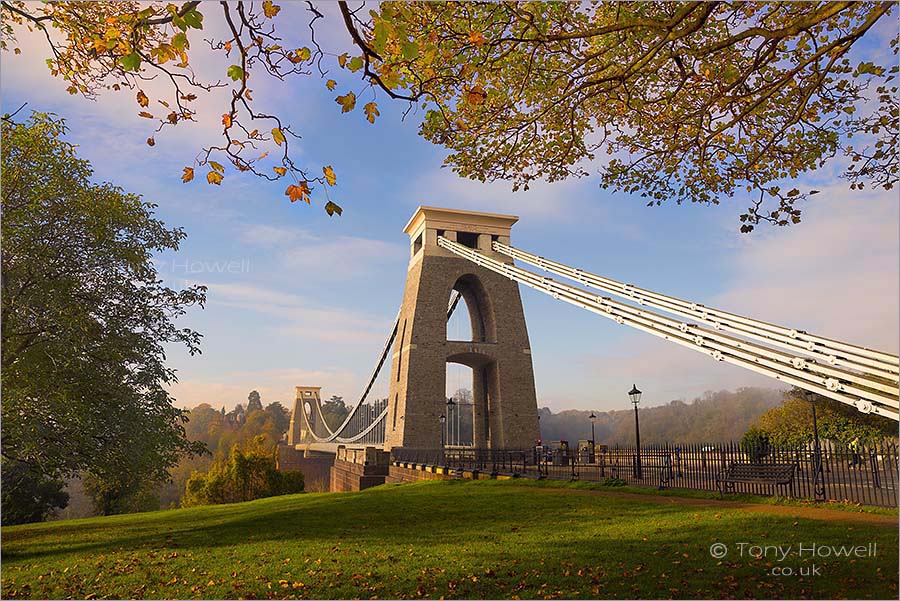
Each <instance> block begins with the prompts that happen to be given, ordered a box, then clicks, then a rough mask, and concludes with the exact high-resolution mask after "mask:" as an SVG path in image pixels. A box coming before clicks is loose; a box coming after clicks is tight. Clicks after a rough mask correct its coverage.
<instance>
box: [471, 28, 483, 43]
mask: <svg viewBox="0 0 900 601" xmlns="http://www.w3.org/2000/svg"><path fill="white" fill-rule="evenodd" d="M469 42H470V43H472V44H475V45H476V46H481V45H482V44H484V35H483V34H482V33H481V32H480V31H473V32H471V33H469Z"/></svg>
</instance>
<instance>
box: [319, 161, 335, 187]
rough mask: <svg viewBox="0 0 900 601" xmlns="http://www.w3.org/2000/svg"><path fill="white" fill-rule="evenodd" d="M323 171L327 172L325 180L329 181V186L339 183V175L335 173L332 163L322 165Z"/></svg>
mask: <svg viewBox="0 0 900 601" xmlns="http://www.w3.org/2000/svg"><path fill="white" fill-rule="evenodd" d="M322 173H324V174H325V181H326V182H328V185H329V186H333V185H334V184H336V183H337V177H336V176H335V175H334V169H332V168H331V165H329V166H327V167H322Z"/></svg>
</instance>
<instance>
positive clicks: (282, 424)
mask: <svg viewBox="0 0 900 601" xmlns="http://www.w3.org/2000/svg"><path fill="white" fill-rule="evenodd" d="M266 413H268V414H269V415H270V416H271V419H272V423H273V424H274V425H275V428H276V429H277V431H278V432H279V435H282V434H284V433H285V432H287V429H288V428H289V427H290V425H291V412H290V411H288V410H287V408H286V407H285V406H284V405H282V404H281V403H279V402H278V401H275V402H273V403H269V404H268V405H266Z"/></svg>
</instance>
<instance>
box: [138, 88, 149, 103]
mask: <svg viewBox="0 0 900 601" xmlns="http://www.w3.org/2000/svg"><path fill="white" fill-rule="evenodd" d="M137 101H138V104H139V105H141V106H143V107H146V106H147V105H148V104H150V99H149V98H147V95H146V94H144V91H143V90H138V92H137Z"/></svg>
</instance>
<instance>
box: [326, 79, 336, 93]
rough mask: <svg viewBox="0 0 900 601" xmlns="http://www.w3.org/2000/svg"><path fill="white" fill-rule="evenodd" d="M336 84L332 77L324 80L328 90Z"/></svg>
mask: <svg viewBox="0 0 900 601" xmlns="http://www.w3.org/2000/svg"><path fill="white" fill-rule="evenodd" d="M336 85H337V82H336V81H335V80H333V79H329V80H328V81H326V82H325V87H326V88H328V89H329V90H333V89H334V86H336Z"/></svg>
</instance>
